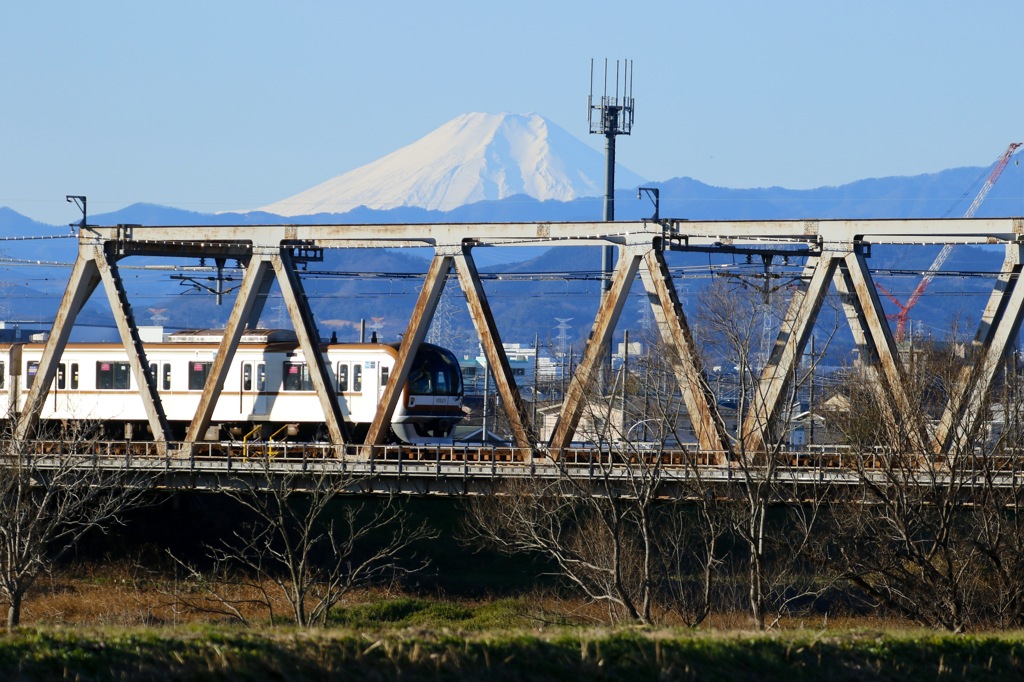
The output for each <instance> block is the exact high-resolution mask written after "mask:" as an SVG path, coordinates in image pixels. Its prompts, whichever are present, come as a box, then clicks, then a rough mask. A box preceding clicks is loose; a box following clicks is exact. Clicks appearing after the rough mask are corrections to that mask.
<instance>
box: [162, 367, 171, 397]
mask: <svg viewBox="0 0 1024 682" xmlns="http://www.w3.org/2000/svg"><path fill="white" fill-rule="evenodd" d="M163 369H164V371H163V383H162V388H163V390H165V391H169V390H171V363H169V362H165V363H164V368H163Z"/></svg>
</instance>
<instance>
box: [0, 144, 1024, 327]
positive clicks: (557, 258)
mask: <svg viewBox="0 0 1024 682" xmlns="http://www.w3.org/2000/svg"><path fill="white" fill-rule="evenodd" d="M989 172H990V168H978V167H966V168H955V169H949V170H944V171H941V172H937V173H930V174H926V175H918V176H910V177H889V178H872V179H866V180H860V181H857V182H852V183H848V184H845V185H839V186H834V187H819V188H814V189H806V190H791V189H785V188H781V187H767V188H754V189H731V188H724V187H714V186H711V185H707V184H705V183H702V182H699V181H697V180H694V179H692V178H687V177H679V178H673V179H671V180H666V181H664V182H661V183H649V186H652V187H658V188H659V189H660V190H661V215H662V216H663V217H671V218H682V219H689V220H784V219H812V218H813V219H830V218H834V219H838V218H876V219H881V218H941V217H945V216H950V217H958V216H961V215H963V213H964V211H966V210H967V207H968V206H969V205H970V202H971V200H972V199H973V197H974V196H975V194H976V193H977V191H978V189H979V188H980V187H981V184H982V183H983V182H984V180H985V178H986V177H987V175H988V173H989ZM1022 187H1024V171H1022V169H1021V168H1020V167H1019V165H1018V164H1017V163H1011V164H1010V165H1009V166H1008V167H1007V168H1006V170H1005V172H1004V173H1003V176H1002V178H1001V179H1000V182H999V183H997V184H996V186H995V187H994V188H993V190H992V192H991V194H990V195H989V197H988V199H987V200H986V202H985V204H984V205H983V206H982V207H981V210H979V211H978V214H977V216H978V217H986V216H990V217H992V216H1019V215H1024V191H1022ZM652 212H653V206H652V205H651V203H650V201H649V200H648V199H647V198H646V197H644V198H643V199H638V198H637V190H636V189H635V188H633V189H629V190H621V191H617V192H616V218H617V219H619V220H637V219H642V218H645V217H649V216H650V215H651V213H652ZM601 214H602V199H601V198H600V197H591V198H583V199H576V200H574V201H568V202H558V201H538V200H536V199H533V198H531V197H528V196H525V195H518V196H513V197H507V198H505V199H503V200H495V201H481V202H477V203H474V204H469V205H466V206H462V207H459V208H457V209H454V210H452V211H446V212H442V211H431V210H425V209H421V208H394V209H389V210H372V209H368V208H365V207H359V208H356V209H354V210H352V211H349V212H347V213H343V214H317V215H310V216H299V217H287V218H285V217H281V216H276V215H273V214H269V213H260V212H250V213H244V214H242V213H219V214H209V213H200V212H194V211H187V210H182V209H178V208H172V207H165V206H159V205H155V204H150V203H138V204H133V205H131V206H127V207H125V208H123V209H120V210H118V211H114V212H111V213H104V214H97V215H93V216H90V218H89V222H90V223H91V224H96V225H114V224H119V223H131V224H142V225H256V224H321V223H322V224H331V223H336V224H392V223H410V224H414V223H475V222H520V221H527V222H532V221H541V220H543V221H584V220H594V221H597V220H600V216H601ZM76 218H77V214H76V212H75V211H74V209H73V207H69V222H73V221H74V220H75V219H76ZM69 233H70V229H69V228H68V226H67V225H60V226H53V225H45V224H42V223H39V222H37V221H33V220H32V219H30V218H28V217H26V216H23V215H20V214H18V213H17V212H15V211H13V210H11V209H9V208H0V239H5V240H8V241H6V242H5V244H4V246H3V247H2V248H3V251H4V254H3V255H4V256H5V258H6V259H14V260H19V261H36V260H47V261H53V260H58V261H62V262H67V263H70V262H71V261H72V260H73V259H74V257H75V252H76V249H77V245H76V242H75V240H73V239H70V238H67V239H47V240H13V239H12V238H15V237H26V236H44V235H45V236H63V235H69ZM938 248H939V247H916V248H913V249H908V248H905V247H891V248H882V247H876V248H874V249H873V250H872V254H871V261H870V264H871V266H872V267H873V268H875V269H878V270H883V271H884V270H887V269H890V268H894V269H899V270H903V271H914V270H917V271H924V270H926V269H927V267H928V266H929V264H930V263H931V261H932V259H934V256H935V254H936V253H937V252H938ZM475 254H476V256H477V261H478V264H479V265H480V267H481V269H482V270H483V271H485V272H486V271H495V270H498V271H505V272H523V273H526V272H553V273H558V272H569V273H587V272H593V271H596V270H597V269H598V267H599V262H600V258H599V256H598V255H597V254H598V249H595V248H589V247H578V248H569V249H566V248H560V249H557V250H553V251H552V250H549V251H543V250H539V249H524V250H515V249H477V250H476V251H475ZM524 254H526V255H528V256H530V257H529V258H525V259H524ZM428 256H429V253H428V252H427V251H425V250H424V251H423V252H422V253H395V252H394V251H388V250H384V249H379V250H374V251H373V252H372V253H367V252H365V251H362V250H338V251H329V252H328V255H327V258H326V261H325V262H324V263H321V264H311V265H310V268H309V269H310V270H311V271H314V272H317V273H322V274H314V275H304V277H305V281H307V288H309V289H310V291H311V301H312V304H313V307H314V312H315V313H316V316H317V319H318V321H320V322H321V323H322V325H323V326H324V327H326V328H327V329H332V330H338V331H339V336H341V335H342V334H345V335H351V334H354V331H353V330H354V328H355V326H356V325H358V320H360V319H366V320H371V319H373V318H378V319H379V318H386V321H385V322H384V324H385V330H386V331H385V332H384V333H385V338H390V339H394V338H397V334H399V333H401V332H402V331H404V327H403V326H402V324H403V323H401V322H399V320H403V319H404V320H408V311H410V310H411V308H412V303H413V301H414V299H415V292H416V290H417V283H416V282H415V280H414V279H398V280H396V281H397V282H398V283H395V281H391V282H388V280H386V279H384V278H379V277H375V276H373V275H372V274H370V273H373V272H388V273H400V274H416V273H422V272H423V271H424V269H425V267H424V260H425V257H428ZM683 260H684V261H685V260H686V259H685V258H684V259H683ZM691 260H693V261H694V262H695V263H703V264H707V263H708V257H707V256H706V255H705V254H701V255H699V256H694V257H691ZM1000 260H1001V254H1000V253H999V252H998V251H996V250H992V249H984V248H977V247H957V248H956V249H955V250H954V252H953V255H952V256H951V258H950V259H949V261H947V264H946V266H945V268H944V269H945V270H947V271H952V272H956V271H967V272H970V271H983V270H984V271H991V270H994V269H997V268H998V266H999V263H1000ZM513 261H514V262H513ZM4 270H5V272H4V273H3V276H2V279H3V280H4V281H6V282H16V283H17V286H18V287H20V288H22V289H25V295H24V296H23V297H20V296H19V297H12V296H8V297H7V306H6V307H7V311H5V315H7V316H8V317H15V318H17V317H18V316H19V315H21V316H25V319H28V316H31V318H32V319H37V318H40V317H45V316H46V315H49V316H50V317H51V318H52V314H53V311H54V310H55V309H56V304H57V301H58V300H59V293H60V291H61V290H62V289H63V286H64V285H65V283H66V278H67V271H66V270H65V271H62V272H57V271H55V270H54V269H52V268H48V269H33V268H32V267H29V266H27V265H24V264H22V265H20V266H19V267H12V266H11V265H10V264H9V262H8V263H6V264H5V265H4ZM330 272H334V273H335V274H333V275H331V274H327V273H330ZM337 273H342V274H340V275H338V274H337ZM138 279H139V281H136V282H133V284H132V286H133V287H134V291H133V292H132V293H134V294H136V295H141V296H143V297H147V301H146V305H147V306H150V307H152V308H154V309H167V310H168V311H171V312H170V313H168V314H170V315H173V316H174V317H172V319H171V320H169V321H168V322H167V323H166V324H168V326H188V325H190V324H193V323H194V322H195V321H196V320H197V319H205V320H207V321H215V320H216V319H217V318H218V317H219V316H222V315H223V314H224V313H225V312H226V310H225V309H228V310H229V309H230V307H229V306H221V308H220V309H216V308H215V307H214V306H213V304H212V302H211V301H212V296H209V295H208V294H201V293H199V292H198V291H194V292H193V291H190V290H189V291H185V290H184V289H183V288H180V287H179V290H178V291H174V292H173V293H172V294H170V295H166V296H165V297H164V298H159V296H160V294H159V293H158V292H159V291H161V290H162V291H165V292H166V290H167V282H166V278H165V279H164V280H163V281H156V279H153V278H138ZM879 280H880V281H882V282H883V283H885V284H887V285H889V286H890V288H891V289H892V290H893V291H894V293H897V296H898V297H900V298H901V299H902V300H905V298H906V297H907V296H909V293H910V290H911V289H912V288H913V286H914V285H915V283H914V281H913V277H912V276H910V275H906V276H904V277H903V278H898V279H896V278H889V277H887V275H885V274H880V275H879ZM597 288H598V285H597V284H596V282H595V281H593V279H592V278H591V279H587V278H584V277H570V278H566V279H565V281H562V282H561V283H558V282H555V283H552V282H551V281H550V278H549V279H548V280H547V281H525V282H507V283H502V284H500V285H498V284H494V283H491V282H488V283H487V284H486V285H485V289H488V290H489V291H491V290H493V291H494V292H495V293H494V298H493V300H492V301H491V303H492V307H493V308H494V311H495V315H496V317H498V319H499V326H500V327H502V328H504V329H514V330H516V335H517V336H516V339H514V340H519V341H526V340H528V339H532V338H533V336H534V335H540V336H541V337H542V338H547V337H549V336H551V334H552V333H553V332H552V327H553V325H554V324H555V319H554V318H556V317H564V318H568V317H571V318H574V319H573V323H572V325H573V334H574V335H576V336H577V338H585V336H586V334H587V333H588V331H589V325H590V322H589V321H590V320H592V319H593V314H594V310H595V309H596V300H597V294H596V292H597ZM990 288H991V279H990V278H948V277H937V278H936V280H935V282H934V283H933V284H932V287H931V288H930V292H931V291H935V292H936V293H937V294H942V293H943V292H945V294H946V295H947V296H948V295H954V294H957V292H959V296H960V297H961V298H963V301H960V300H957V301H955V302H954V303H952V304H951V303H950V300H949V299H948V298H947V297H945V296H936V297H934V300H933V298H930V297H926V298H925V299H922V301H921V302H920V304H919V305H918V307H917V308H916V309H915V313H914V317H915V319H921V320H923V321H925V322H926V323H927V324H929V325H931V326H933V327H935V328H941V327H942V325H944V324H945V323H946V320H947V319H948V317H949V315H950V309H951V308H953V307H956V306H957V305H959V304H960V303H963V305H964V308H965V311H967V312H970V309H971V308H972V307H973V305H974V304H973V303H971V304H970V305H968V304H967V302H966V301H967V298H968V297H970V296H974V297H977V295H981V296H984V295H985V292H987V291H988V290H990ZM32 292H40V293H39V294H38V295H39V296H40V297H44V298H39V299H33V297H32ZM951 292H952V293H951ZM95 298H96V297H94V299H95ZM186 299H187V300H186ZM540 300H543V302H544V305H545V312H544V314H543V315H539V314H538V313H537V308H538V302H539V301H540ZM186 302H187V303H188V305H182V304H183V303H186ZM549 304H550V306H549ZM886 305H887V306H888V303H886ZM100 307H102V306H100ZM549 307H550V310H549V309H548V308H549ZM890 309H891V310H892V308H891V307H890ZM88 310H89V311H91V310H92V304H90V306H89V308H88ZM636 313H637V311H636V310H634V307H633V306H627V308H626V310H625V311H624V320H623V324H632V321H631V320H633V319H634V318H635V316H636ZM265 314H267V315H272V314H273V311H268V312H267V313H265ZM147 322H148V321H147V320H140V323H147ZM328 323H329V324H328ZM458 324H459V325H460V326H462V325H465V326H466V328H467V331H466V334H467V337H469V338H471V337H472V330H471V325H470V324H469V322H468V317H466V318H463V319H462V320H461V321H460V322H459V323H458ZM470 345H472V344H471V343H470Z"/></svg>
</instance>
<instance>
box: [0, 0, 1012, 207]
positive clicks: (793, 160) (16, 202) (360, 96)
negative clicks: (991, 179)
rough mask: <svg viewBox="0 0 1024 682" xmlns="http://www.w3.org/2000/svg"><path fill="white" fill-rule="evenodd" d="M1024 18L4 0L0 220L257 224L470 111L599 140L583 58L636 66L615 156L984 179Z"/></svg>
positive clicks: (853, 10)
mask: <svg viewBox="0 0 1024 682" xmlns="http://www.w3.org/2000/svg"><path fill="white" fill-rule="evenodd" d="M1021 26H1024V3H1022V2H1020V1H1019V0H1017V1H1013V2H1011V1H991V2H977V3H965V2H943V1H939V2H923V1H910V0H902V1H896V2H893V1H891V0H889V1H887V2H878V1H875V0H867V1H860V2H843V3H839V2H820V1H819V2H788V1H786V0H781V1H776V2H678V3H666V2H658V3H645V2H633V3H624V2H621V1H620V2H604V1H602V0H592V1H589V2H576V3H569V2H551V0H544V1H543V2H541V1H539V0H521V1H519V2H514V3H512V2H505V3H490V2H480V1H479V0H474V1H465V2H464V1H452V2H445V1H439V2H434V3H423V2H409V1H405V0H392V2H387V3H371V2H361V3H359V4H358V6H357V5H356V3H352V2H340V1H339V2H320V1H313V0H309V1H301V0H297V1H296V2H287V3H286V2H262V1H259V0H249V1H247V2H236V1H232V0H222V1H220V2H193V1H188V0H185V1H181V2H175V3H145V2H127V1H124V2H95V3H84V2H61V1H54V2H38V3H36V2H8V3H4V5H3V8H2V9H0V98H2V99H0V102H2V106H0V206H9V207H11V208H13V209H15V210H17V211H19V212H21V213H24V214H26V215H29V216H31V217H34V218H37V219H40V220H44V221H48V222H53V223H66V222H71V221H72V220H75V219H76V218H77V214H76V211H75V209H74V207H73V206H71V205H70V204H66V203H65V201H64V195H65V194H86V195H88V197H89V204H90V212H91V213H99V212H104V211H109V210H114V209H117V208H120V207H122V206H125V205H127V204H130V203H133V202H136V201H148V202H154V203H160V204H166V205H172V206H178V207H181V208H186V209H191V210H195V211H204V212H206V211H220V210H230V209H240V208H251V207H255V206H260V205H263V204H267V203H270V202H272V201H275V200H278V199H281V198H284V197H287V196H289V195H291V194H294V193H296V192H298V191H301V190H303V189H306V188H308V187H311V186H313V185H315V184H317V183H319V182H322V181H324V180H326V179H328V178H330V177H333V176H335V175H338V174H340V173H342V172H345V171H348V170H351V169H353V168H356V167H358V166H360V165H362V164H364V163H367V162H369V161H372V160H374V159H377V158H379V157H381V156H383V155H384V154H386V153H388V152H391V151H393V150H395V149H397V148H399V147H401V146H403V145H406V144H408V143H410V142H413V141H415V140H417V139H419V138H420V137H422V136H423V135H425V134H427V133H428V132H430V131H432V130H433V129H435V128H436V127H438V126H440V125H441V124H443V123H445V122H446V121H448V120H450V119H452V118H454V117H455V116H457V115H459V114H462V113H466V112H470V111H486V112H501V111H508V112H514V113H528V112H536V113H539V114H542V115H544V116H546V117H548V118H550V119H552V120H553V121H554V122H555V123H557V124H559V125H561V126H562V127H564V128H566V129H567V130H569V131H570V132H572V133H574V134H576V135H577V136H578V137H580V138H582V139H585V140H586V141H588V142H589V143H590V144H592V145H593V146H594V147H595V148H600V147H601V144H602V141H601V139H599V138H598V137H596V136H589V135H588V134H587V130H588V129H587V118H586V115H587V111H586V97H587V91H588V80H589V68H590V61H589V60H590V58H591V57H595V58H598V59H602V58H604V57H606V56H607V57H610V58H612V59H615V58H630V59H633V60H634V67H635V74H636V75H635V80H634V95H635V97H636V124H635V127H634V130H633V135H632V136H630V137H628V138H620V140H619V146H618V150H619V161H620V162H621V163H623V164H624V165H626V166H628V167H630V168H631V169H632V170H634V171H636V172H637V173H639V174H641V175H643V176H645V177H647V178H649V179H651V180H664V179H668V178H670V177H676V176H683V175H686V176H691V177H695V178H697V179H698V180H701V181H704V182H708V183H711V184H715V185H722V186H729V187H752V186H765V185H781V186H785V187H791V188H805V187H814V186H820V185H834V184H841V183H844V182H848V181H852V180H855V179H859V178H864V177H880V176H887V175H913V174H918V173H925V172H932V171H937V170H941V169H944V168H950V167H956V166H965V165H971V166H984V165H987V164H989V163H991V162H992V161H993V160H994V159H995V158H996V157H997V156H998V155H999V154H1000V153H1001V152H1002V150H1003V149H1005V148H1006V145H1007V144H1009V143H1010V142H1011V141H1015V140H1021V139H1022V138H1024V106H1022V104H1024V88H1021V87H1020V77H1019V73H1018V71H1019V66H1018V65H1019V63H1020V61H1021V59H1020V57H1021V53H1022V47H1021V40H1020V38H1019V29H1020V27H1021Z"/></svg>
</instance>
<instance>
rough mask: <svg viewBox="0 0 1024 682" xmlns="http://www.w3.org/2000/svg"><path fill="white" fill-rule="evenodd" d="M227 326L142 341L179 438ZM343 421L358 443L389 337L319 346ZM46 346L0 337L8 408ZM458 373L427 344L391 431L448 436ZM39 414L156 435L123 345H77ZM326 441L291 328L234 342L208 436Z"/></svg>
mask: <svg viewBox="0 0 1024 682" xmlns="http://www.w3.org/2000/svg"><path fill="white" fill-rule="evenodd" d="M221 336H222V330H189V331H181V332H175V333H173V334H166V335H164V334H159V340H153V341H149V342H147V341H146V340H145V337H144V340H143V345H144V347H145V352H146V359H147V361H148V362H149V366H150V370H151V372H152V374H153V376H154V377H155V378H156V384H157V391H158V393H159V395H160V401H161V404H162V405H163V409H164V413H165V414H166V417H167V421H168V423H169V425H170V427H171V431H172V434H171V435H172V437H173V438H174V439H180V438H182V437H183V436H184V434H185V431H186V429H187V427H188V425H189V423H190V422H191V421H192V419H193V417H194V416H195V413H196V408H197V407H198V405H199V399H200V397H201V396H202V393H203V388H204V386H205V383H206V377H207V376H208V374H209V371H210V368H211V367H212V365H213V360H214V356H215V355H216V352H217V348H218V345H219V343H220V340H221ZM320 351H321V353H323V358H324V362H326V363H327V364H328V366H329V367H330V373H331V375H332V377H333V380H334V389H335V391H336V393H337V397H338V405H339V407H340V411H341V414H342V417H343V419H344V420H345V421H346V422H348V424H349V426H350V428H351V431H352V433H353V434H354V437H355V438H356V439H357V441H361V440H362V437H363V436H364V435H365V433H366V430H367V428H368V427H369V424H370V422H371V421H372V420H373V417H374V415H375V413H376V411H377V405H378V401H379V399H380V396H381V395H382V394H383V391H384V386H385V384H386V383H387V380H388V376H389V375H390V374H391V372H392V371H393V368H394V365H395V361H396V359H397V357H398V350H397V347H396V346H394V345H389V344H381V343H359V344H341V343H328V344H321V346H320ZM42 354H43V344H42V343H25V344H21V343H14V344H7V345H3V346H0V414H6V415H13V414H15V413H17V412H18V411H20V410H22V409H24V405H25V401H26V399H27V396H28V388H29V386H31V382H32V381H33V380H34V377H35V374H36V371H37V368H38V366H39V361H40V358H41V357H42ZM462 417H463V411H462V374H461V372H460V370H459V363H458V360H456V358H455V356H454V355H452V353H451V352H450V351H448V350H446V349H444V348H441V347H439V346H434V345H430V344H423V345H422V346H421V347H420V350H419V352H418V353H417V355H416V358H415V359H414V361H413V366H412V369H411V371H410V373H409V380H408V382H407V383H406V385H405V387H404V388H403V389H402V397H401V400H400V401H399V404H398V407H397V408H396V410H395V412H394V415H393V417H392V420H391V431H392V435H393V437H394V439H396V440H398V441H403V442H407V443H427V442H438V441H439V440H442V439H446V438H449V437H450V436H451V432H452V429H453V428H454V427H455V425H456V424H457V423H458V422H459V421H460V420H461V419H462ZM40 420H41V421H40V423H41V424H43V425H46V424H47V423H49V424H58V423H60V424H66V423H67V422H75V421H81V422H87V423H89V424H94V425H97V426H98V427H99V428H101V429H102V432H103V435H104V437H107V438H111V439H115V438H118V439H119V438H127V439H134V440H147V439H151V438H152V436H151V434H150V429H149V423H148V421H147V419H146V413H145V408H144V406H143V403H142V400H141V398H140V397H139V390H138V386H137V385H136V382H135V377H134V376H132V372H131V369H130V366H129V364H128V359H127V356H126V354H125V351H124V347H123V346H122V345H121V344H114V343H69V344H68V345H67V346H66V347H65V349H64V352H63V354H62V355H61V359H60V365H59V366H58V369H57V374H56V377H55V378H54V380H53V383H52V385H51V387H50V391H49V392H48V393H47V396H46V401H45V404H44V406H43V409H42V412H41V414H40ZM271 436H274V440H280V439H284V438H285V437H287V438H288V439H289V440H295V441H303V442H312V441H323V440H328V439H329V438H328V436H327V429H326V427H325V425H324V418H323V410H322V408H321V407H320V402H319V399H318V398H317V395H316V392H315V390H314V388H313V383H312V380H311V378H310V373H309V365H308V363H307V362H306V360H305V358H304V357H303V353H302V349H301V347H300V346H299V344H298V341H297V340H296V336H295V333H294V332H291V331H284V330H264V329H258V330H251V331H248V332H246V333H245V334H244V335H243V336H242V339H241V341H240V343H239V344H238V348H237V350H236V352H235V356H234V358H233V360H232V363H231V367H230V368H229V369H228V372H227V376H226V378H225V381H224V387H223V389H222V391H221V394H220V397H219V398H218V400H217V404H216V406H215V408H214V411H213V418H212V420H211V427H210V429H209V430H208V432H207V434H206V439H207V440H239V439H245V438H249V439H258V438H270V437H271Z"/></svg>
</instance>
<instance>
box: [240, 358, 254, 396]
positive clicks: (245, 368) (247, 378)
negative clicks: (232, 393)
mask: <svg viewBox="0 0 1024 682" xmlns="http://www.w3.org/2000/svg"><path fill="white" fill-rule="evenodd" d="M242 390H243V391H251V390H252V365H251V364H249V363H248V362H246V363H243V364H242Z"/></svg>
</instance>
